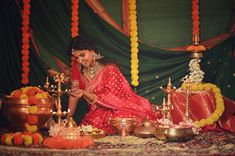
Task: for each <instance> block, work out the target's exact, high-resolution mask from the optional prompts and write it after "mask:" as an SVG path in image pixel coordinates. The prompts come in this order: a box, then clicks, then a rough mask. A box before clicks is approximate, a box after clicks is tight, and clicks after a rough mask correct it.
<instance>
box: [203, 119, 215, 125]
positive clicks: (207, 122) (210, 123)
mask: <svg viewBox="0 0 235 156" xmlns="http://www.w3.org/2000/svg"><path fill="white" fill-rule="evenodd" d="M205 122H206V124H207V125H212V124H213V123H214V120H213V119H212V118H207V119H206V120H205Z"/></svg>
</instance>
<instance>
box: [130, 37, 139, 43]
mask: <svg viewBox="0 0 235 156" xmlns="http://www.w3.org/2000/svg"><path fill="white" fill-rule="evenodd" d="M130 40H131V42H137V41H138V38H137V36H131V39H130Z"/></svg>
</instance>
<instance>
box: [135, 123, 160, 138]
mask: <svg viewBox="0 0 235 156" xmlns="http://www.w3.org/2000/svg"><path fill="white" fill-rule="evenodd" d="M134 133H135V135H136V136H137V137H140V138H153V137H155V133H156V127H155V125H154V123H153V122H152V121H150V120H145V121H144V122H143V123H142V125H141V126H140V127H137V128H135V130H134Z"/></svg>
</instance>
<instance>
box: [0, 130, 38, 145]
mask: <svg viewBox="0 0 235 156" xmlns="http://www.w3.org/2000/svg"><path fill="white" fill-rule="evenodd" d="M42 141H43V137H42V135H41V134H40V133H27V132H25V133H22V132H16V133H5V134H3V135H2V137H1V142H2V144H3V145H8V146H13V145H15V146H21V145H25V146H29V145H38V144H41V143H42Z"/></svg>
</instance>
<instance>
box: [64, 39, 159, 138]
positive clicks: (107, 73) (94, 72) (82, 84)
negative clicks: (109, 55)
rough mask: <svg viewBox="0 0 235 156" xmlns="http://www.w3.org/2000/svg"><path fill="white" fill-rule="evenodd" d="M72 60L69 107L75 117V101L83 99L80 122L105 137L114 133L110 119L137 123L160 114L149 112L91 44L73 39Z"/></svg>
mask: <svg viewBox="0 0 235 156" xmlns="http://www.w3.org/2000/svg"><path fill="white" fill-rule="evenodd" d="M71 48H72V49H71V52H72V55H73V56H74V57H75V59H74V60H73V61H72V67H71V72H72V74H71V78H72V86H71V96H70V97H69V104H68V107H69V108H70V111H71V114H72V115H73V116H76V115H77V114H74V112H75V109H76V107H77V104H78V101H79V100H80V99H81V98H84V99H85V100H86V101H87V102H88V104H89V111H88V113H87V114H85V116H84V118H83V119H82V121H81V124H83V125H92V126H94V127H97V128H99V129H102V130H104V131H105V132H106V133H107V134H113V133H114V132H115V131H114V129H113V127H112V125H110V123H109V120H110V118H122V117H123V118H124V117H125V118H135V119H136V120H137V121H138V122H139V123H141V122H142V121H143V120H145V119H150V120H153V121H156V120H157V119H158V118H159V117H160V115H159V114H158V113H156V112H154V111H153V110H152V107H151V104H150V103H149V101H148V100H147V99H145V98H143V97H140V96H138V95H136V94H135V93H134V92H133V90H132V88H131V87H130V85H129V84H128V81H127V80H126V79H125V77H124V76H123V74H122V73H121V72H120V70H119V69H118V67H117V66H116V65H115V64H114V63H108V61H107V60H105V58H104V56H102V55H101V54H100V53H98V52H97V51H96V47H95V44H94V42H92V41H91V40H89V39H87V38H82V37H75V38H74V39H73V40H72V43H71Z"/></svg>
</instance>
